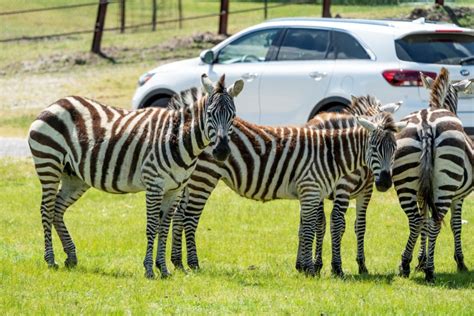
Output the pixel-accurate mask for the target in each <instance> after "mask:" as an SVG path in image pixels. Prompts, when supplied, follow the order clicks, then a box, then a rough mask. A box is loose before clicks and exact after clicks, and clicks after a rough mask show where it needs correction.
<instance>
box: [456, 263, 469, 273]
mask: <svg viewBox="0 0 474 316" xmlns="http://www.w3.org/2000/svg"><path fill="white" fill-rule="evenodd" d="M468 271H469V269H468V268H467V267H466V265H465V264H464V262H463V263H461V264H459V263H458V272H468Z"/></svg>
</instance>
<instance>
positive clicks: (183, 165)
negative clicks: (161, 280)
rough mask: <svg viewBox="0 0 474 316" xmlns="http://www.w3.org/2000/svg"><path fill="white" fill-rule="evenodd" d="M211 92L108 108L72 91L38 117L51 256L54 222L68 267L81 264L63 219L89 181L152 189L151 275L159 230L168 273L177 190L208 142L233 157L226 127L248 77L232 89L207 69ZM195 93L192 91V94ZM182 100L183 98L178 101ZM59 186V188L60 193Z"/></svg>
mask: <svg viewBox="0 0 474 316" xmlns="http://www.w3.org/2000/svg"><path fill="white" fill-rule="evenodd" d="M202 84H203V86H204V88H205V90H206V91H207V92H208V93H209V96H205V97H200V98H199V99H198V100H197V101H196V102H189V100H191V101H193V97H192V96H189V95H186V96H185V97H184V98H182V97H181V98H175V99H174V100H173V101H172V102H173V104H174V105H180V107H179V109H175V110H168V109H161V108H148V109H142V110H138V111H127V110H123V109H118V108H113V107H108V106H105V105H102V104H100V103H98V102H96V101H93V100H90V99H86V98H82V97H77V96H73V97H68V98H64V99H61V100H58V101H57V102H55V103H53V104H52V105H50V106H49V107H47V108H46V109H45V110H44V111H43V112H41V114H40V115H39V116H38V118H37V119H36V121H34V122H33V124H32V125H31V128H30V131H29V137H28V142H29V145H30V148H31V152H32V154H33V160H34V163H35V168H36V171H37V174H38V177H39V180H40V183H41V188H42V200H41V217H42V223H43V229H44V237H45V260H46V262H47V263H48V265H49V266H50V267H57V264H56V262H55V260H54V252H53V244H52V239H51V226H52V225H54V227H55V229H56V230H57V232H58V235H59V237H60V239H61V242H62V245H63V248H64V251H65V252H66V254H67V259H66V262H65V264H66V266H69V267H71V266H75V265H76V264H77V256H76V248H75V245H74V243H73V241H72V238H71V236H70V234H69V232H68V230H67V228H66V225H65V223H64V219H63V216H64V212H65V211H66V209H67V208H68V207H69V206H70V205H71V204H73V203H74V202H75V201H76V200H77V199H79V198H80V197H81V195H82V194H83V193H84V192H85V191H86V190H87V189H89V188H90V187H94V188H97V189H100V190H103V191H106V192H110V193H130V192H139V191H146V204H147V229H146V234H147V250H146V256H145V260H144V266H145V270H146V273H145V274H146V276H147V277H149V278H152V277H154V272H153V245H154V240H155V238H156V235H157V233H158V235H159V240H158V254H157V259H156V265H157V267H158V268H159V269H160V271H161V274H162V276H166V275H168V270H167V268H166V262H165V252H166V248H165V247H166V237H167V233H168V228H169V223H170V220H171V216H170V215H171V212H170V209H173V208H174V205H175V204H176V202H177V199H178V195H179V193H180V192H181V190H182V188H183V186H184V185H185V184H186V182H187V181H188V179H189V177H190V175H191V173H192V171H193V170H194V167H195V165H196V161H197V159H196V158H197V156H198V155H199V154H200V153H201V152H202V151H203V150H204V149H205V148H207V147H209V145H210V144H213V148H212V152H213V154H214V156H215V158H216V159H218V160H219V159H225V158H226V157H227V156H228V152H229V148H228V145H227V143H228V141H227V137H228V131H229V128H230V126H231V124H232V120H233V118H234V116H235V106H234V104H233V99H232V98H233V96H235V95H237V94H238V93H239V92H240V90H242V87H243V82H242V81H238V82H236V84H235V85H234V86H232V87H230V88H229V90H226V89H225V88H224V77H221V79H220V80H219V82H218V83H217V84H216V86H215V87H213V86H212V82H211V81H210V80H209V79H208V78H207V76H206V75H203V77H202ZM190 93H191V92H189V93H188V94H190ZM180 102H181V103H180ZM58 189H59V192H58Z"/></svg>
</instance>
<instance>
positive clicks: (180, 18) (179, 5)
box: [178, 0, 183, 29]
mask: <svg viewBox="0 0 474 316" xmlns="http://www.w3.org/2000/svg"><path fill="white" fill-rule="evenodd" d="M178 14H179V28H180V29H182V28H183V1H182V0H178Z"/></svg>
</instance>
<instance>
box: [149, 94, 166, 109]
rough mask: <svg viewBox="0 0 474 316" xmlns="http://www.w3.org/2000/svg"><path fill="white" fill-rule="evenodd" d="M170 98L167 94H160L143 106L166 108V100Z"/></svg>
mask: <svg viewBox="0 0 474 316" xmlns="http://www.w3.org/2000/svg"><path fill="white" fill-rule="evenodd" d="M170 100H171V97H169V96H161V97H159V98H157V99H155V100H153V101H151V102H149V104H147V105H146V106H144V107H145V108H149V107H154V108H166V107H167V106H168V102H169V101H170Z"/></svg>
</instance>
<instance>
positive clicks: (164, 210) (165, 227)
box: [156, 192, 179, 278]
mask: <svg viewBox="0 0 474 316" xmlns="http://www.w3.org/2000/svg"><path fill="white" fill-rule="evenodd" d="M178 193H179V192H177V193H176V192H169V193H167V194H165V196H164V197H163V201H162V203H161V210H160V216H159V217H160V223H159V226H158V251H157V254H156V267H157V268H158V269H159V270H160V273H161V277H162V278H167V277H168V276H170V273H169V271H168V268H167V267H166V240H167V239H168V233H169V227H170V223H171V219H172V217H173V211H174V209H175V208H176V206H177V204H178V202H179V199H178V197H179V196H178Z"/></svg>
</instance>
